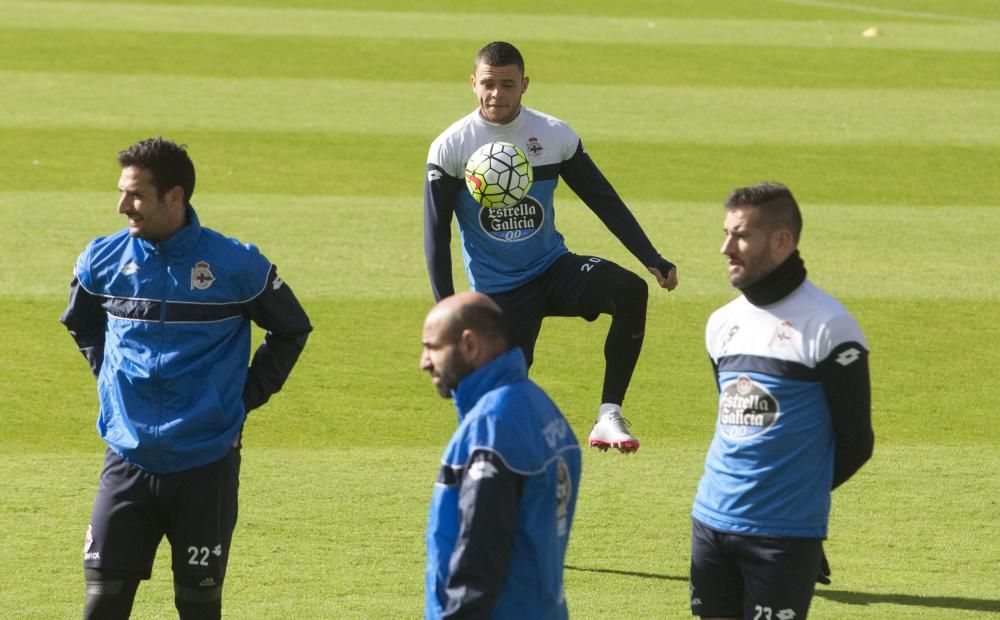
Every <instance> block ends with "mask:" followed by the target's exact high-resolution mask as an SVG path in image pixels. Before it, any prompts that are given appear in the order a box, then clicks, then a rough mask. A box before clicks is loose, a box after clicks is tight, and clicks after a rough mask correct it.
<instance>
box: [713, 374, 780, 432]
mask: <svg viewBox="0 0 1000 620" xmlns="http://www.w3.org/2000/svg"><path fill="white" fill-rule="evenodd" d="M779 414H780V411H779V406H778V401H777V400H775V398H774V397H773V396H771V393H770V392H768V391H767V388H765V387H764V386H763V385H761V384H759V383H757V382H756V381H754V380H753V379H751V378H750V377H748V376H746V375H740V376H739V377H737V378H736V380H735V381H730V382H729V383H727V384H726V385H724V386H723V388H722V393H721V394H720V395H719V432H720V433H722V434H723V435H724V436H726V437H728V438H730V439H750V438H751V437H756V436H758V435H760V434H762V433H764V432H765V431H767V429H769V428H771V427H772V426H773V425H774V422H775V420H777V419H778V415H779Z"/></svg>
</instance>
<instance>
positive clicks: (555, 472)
mask: <svg viewBox="0 0 1000 620" xmlns="http://www.w3.org/2000/svg"><path fill="white" fill-rule="evenodd" d="M453 395H454V398H455V405H456V407H457V409H458V417H459V426H458V429H457V430H456V431H455V434H454V435H453V436H452V438H451V441H450V442H449V443H448V446H447V448H445V452H444V457H443V459H442V464H441V470H440V473H439V476H438V480H437V484H435V486H434V494H433V496H432V499H431V509H430V518H429V519H428V523H427V574H426V592H427V597H426V602H427V604H426V608H425V615H426V617H427V618H429V619H431V618H434V619H436V618H458V617H463V618H465V617H476V618H480V617H491V618H510V619H523V618H538V619H562V618H566V617H567V607H566V598H565V594H564V592H563V560H564V558H565V556H566V547H567V544H568V542H569V530H570V527H571V525H572V523H573V513H574V510H575V507H576V496H577V491H578V489H579V484H580V446H579V444H578V443H577V440H576V437H575V436H574V434H573V431H572V429H571V428H570V426H569V424H568V423H567V422H566V419H565V418H564V417H563V415H562V413H561V412H560V411H559V409H558V408H557V407H556V405H555V404H554V403H553V402H552V401H551V400H550V399H549V397H548V396H546V395H545V393H544V392H543V391H542V389H541V388H539V387H538V386H537V385H535V384H534V383H533V382H531V381H530V380H529V379H528V374H527V366H526V364H525V361H524V354H523V353H522V352H521V349H519V348H514V349H511V350H510V351H507V352H506V353H504V354H502V355H501V356H499V357H497V358H496V359H494V360H492V361H490V362H489V363H487V364H486V365H484V366H482V367H481V368H479V369H477V370H475V371H474V372H472V373H470V374H469V375H467V376H466V377H464V378H463V379H462V380H461V382H460V383H459V386H458V389H457V390H455V392H454V394H453Z"/></svg>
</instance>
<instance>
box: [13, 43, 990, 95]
mask: <svg viewBox="0 0 1000 620" xmlns="http://www.w3.org/2000/svg"><path fill="white" fill-rule="evenodd" d="M522 47H523V49H524V53H525V54H526V55H527V58H528V65H527V70H528V74H529V76H530V77H531V79H532V80H533V83H534V84H536V85H539V86H541V87H543V88H544V87H545V86H549V85H554V84H564V83H568V84H573V83H578V82H579V81H580V80H581V75H582V74H581V68H583V67H586V82H587V83H588V84H591V85H601V84H604V85H612V84H622V85H629V84H634V83H636V76H642V84H643V85H646V86H725V87H729V88H735V87H755V88H765V87H767V88H775V87H777V88H788V87H794V88H864V89H867V88H872V87H877V88H879V89H906V90H910V89H913V90H919V89H927V88H935V89H962V88H964V89H974V90H987V89H991V88H992V89H1000V71H997V70H996V68H997V67H1000V52H989V51H987V52H982V51H944V50H934V51H930V50H903V49H899V50H887V49H877V48H867V49H862V48H852V49H839V50H836V52H835V53H831V50H828V49H821V48H790V47H753V48H749V47H742V46H741V45H740V44H739V42H732V43H730V44H725V45H723V44H714V45H671V44H662V45H660V44H657V45H646V46H622V45H615V44H608V43H604V44H598V43H593V42H588V43H566V42H550V41H529V42H527V43H525V44H524V45H522ZM475 48H476V45H473V44H470V45H469V46H468V49H467V53H465V54H456V53H455V42H454V41H449V40H425V41H420V43H419V45H416V46H415V45H414V42H413V41H412V40H411V39H392V38H382V39H372V38H368V37H326V38H302V37H296V36H267V37H264V36H253V35H235V34H232V35H219V34H191V33H156V32H152V33H151V32H108V31H100V30H96V31H95V30H55V31H48V32H47V33H46V35H45V36H39V35H38V31H36V30H25V29H15V28H6V29H0V70H6V71H38V72H58V73H86V74H102V73H103V74H131V75H143V74H148V73H150V72H151V71H152V72H159V71H162V72H164V73H169V74H174V75H185V76H214V77H224V78H305V79H317V78H318V79H369V80H382V81H391V82H410V83H413V82H442V83H443V82H450V83H455V84H458V83H463V82H464V81H465V80H466V78H467V76H468V74H469V73H470V72H471V59H470V57H469V56H470V55H471V54H472V53H473V51H474V49H475ZM858 67H865V70H864V71H858V70H857V68H858ZM872 76H878V78H877V81H875V80H873V78H872Z"/></svg>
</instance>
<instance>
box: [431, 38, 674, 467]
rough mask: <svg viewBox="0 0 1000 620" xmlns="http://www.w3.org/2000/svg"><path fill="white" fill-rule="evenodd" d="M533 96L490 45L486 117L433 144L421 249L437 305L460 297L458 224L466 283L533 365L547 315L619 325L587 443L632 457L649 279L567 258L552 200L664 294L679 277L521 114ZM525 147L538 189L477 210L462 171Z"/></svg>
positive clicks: (483, 88)
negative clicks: (526, 97)
mask: <svg viewBox="0 0 1000 620" xmlns="http://www.w3.org/2000/svg"><path fill="white" fill-rule="evenodd" d="M527 88H528V78H527V76H525V74H524V59H523V58H522V56H521V53H520V52H519V51H518V50H517V48H515V47H514V46H513V45H511V44H510V43H505V42H501V41H497V42H493V43H490V44H488V45H486V46H485V47H483V48H482V49H481V50H479V53H478V54H477V55H476V61H475V72H474V74H473V75H472V89H473V91H474V92H475V94H476V98H477V100H478V102H479V107H478V108H477V109H476V110H475V111H473V112H472V113H471V114H469V115H467V116H466V117H464V118H462V119H460V120H459V121H457V122H456V123H454V124H453V125H452V126H451V127H449V128H448V129H447V130H445V131H444V132H443V133H442V134H441V135H440V136H438V137H437V139H436V140H434V142H433V144H432V145H431V148H430V152H429V154H428V156H427V177H426V181H425V185H424V250H425V254H426V257H427V268H428V271H429V272H430V279H431V289H432V290H433V293H434V298H435V299H436V300H441V299H442V298H444V297H447V296H448V295H451V294H452V293H454V292H455V289H454V283H453V282H452V273H451V221H452V217H453V216H454V217H455V218H456V219H457V221H458V230H459V233H460V235H461V238H462V253H463V256H464V259H465V271H466V274H467V276H468V279H469V284H470V286H471V288H472V290H474V291H478V292H481V293H485V294H486V295H489V296H490V297H491V298H493V300H494V301H496V302H497V303H498V304H499V305H500V307H501V308H503V311H504V314H505V315H506V316H507V319H508V323H509V325H510V328H511V337H512V339H513V343H514V344H515V345H516V346H519V347H520V348H521V349H522V350H523V351H524V354H525V357H526V358H527V362H528V365H529V366H530V365H531V363H532V359H533V353H534V348H535V341H536V340H537V338H538V332H539V330H540V329H541V325H542V319H543V318H545V317H546V316H577V317H582V318H584V319H586V320H588V321H593V320H594V319H596V318H597V316H598V315H600V314H610V315H611V327H610V328H609V331H608V335H607V338H606V340H605V343H604V356H605V361H606V366H605V375H604V386H603V390H602V394H601V405H600V407H599V409H598V419H597V422H596V424H595V425H594V429H593V431H592V432H591V434H590V444H591V445H592V446H595V447H597V448H600V449H602V450H607V449H608V448H609V447H613V448H617V449H618V450H620V451H622V452H634V451H635V450H637V449H638V448H639V440H638V439H636V438H635V437H633V436H632V435H631V434H630V433H629V432H628V429H627V425H628V422H627V421H626V420H625V419H624V418H622V415H621V405H622V402H623V400H624V399H625V392H626V390H627V389H628V385H629V382H630V381H631V379H632V373H633V371H634V370H635V366H636V363H637V362H638V360H639V352H640V350H641V348H642V340H643V335H644V333H645V329H646V302H647V296H648V292H647V286H646V282H645V280H643V279H642V278H640V277H639V276H637V275H636V274H634V273H632V272H630V271H627V270H625V269H623V268H621V267H619V266H618V265H616V264H614V263H612V262H610V261H607V260H604V259H602V258H598V257H596V256H580V255H576V254H573V253H571V252H570V251H569V250H568V249H567V248H566V245H565V244H564V243H563V237H562V235H561V234H559V231H558V230H556V226H555V210H554V208H553V202H552V197H553V194H554V192H555V189H556V185H557V184H558V182H559V178H560V177H561V178H562V179H563V180H564V181H566V183H567V185H569V187H570V188H571V189H572V190H573V191H574V192H576V194H577V195H578V196H579V197H580V199H581V200H583V202H584V203H585V204H586V205H587V206H588V207H589V208H590V209H591V210H592V211H593V212H594V213H595V214H596V215H597V216H598V217H599V218H600V219H601V221H602V222H603V223H604V224H605V226H607V227H608V229H609V230H610V231H611V232H612V233H614V235H615V236H616V237H618V239H619V240H621V242H622V243H623V244H624V245H625V247H626V248H628V250H629V251H630V252H631V253H632V254H633V255H634V256H635V257H636V258H637V259H638V260H639V262H640V263H642V265H643V266H645V267H646V268H647V269H648V270H649V272H650V273H652V274H653V275H654V276H655V277H656V281H657V283H659V285H660V286H661V287H663V288H666V289H667V290H673V288H674V287H675V286H677V269H676V268H675V266H674V265H673V264H672V263H671V262H670V261H668V260H666V259H664V258H663V257H662V256H660V254H659V253H658V252H657V251H656V248H654V247H653V244H652V243H650V241H649V239H648V238H647V237H646V234H645V233H644V232H643V230H642V228H641V227H640V226H639V224H638V222H637V221H636V219H635V217H633V215H632V213H631V212H630V211H629V210H628V208H627V207H626V206H625V204H624V203H623V202H622V200H621V198H619V196H618V194H617V193H616V192H615V190H614V188H613V187H612V186H611V184H610V183H608V181H607V179H605V178H604V175H603V174H601V171H600V170H599V169H598V168H597V166H596V165H595V164H594V162H593V160H591V159H590V156H589V155H588V154H587V152H586V151H585V150H584V148H583V143H582V142H581V141H580V138H579V137H577V135H576V133H575V132H574V131H573V129H572V128H570V126H569V125H567V124H566V123H564V122H563V121H561V120H559V119H557V118H555V117H552V116H549V115H547V114H544V113H542V112H538V111H536V110H532V109H530V108H527V107H525V106H523V105H521V96H522V95H523V94H524V92H525V91H526V90H527ZM496 141H501V142H509V143H512V144H515V145H517V146H518V147H520V148H521V149H522V150H523V151H524V152H525V153H526V154H527V156H528V160H529V162H530V163H531V165H532V167H533V169H534V183H533V184H532V186H531V189H530V191H529V193H528V195H527V196H525V197H524V198H523V199H522V200H521V202H519V203H518V204H517V205H515V206H513V207H510V208H504V209H490V208H487V207H484V206H481V205H480V204H479V203H478V202H476V201H475V200H474V199H473V198H472V196H471V195H470V194H469V193H468V192H467V191H466V188H465V182H464V171H465V164H466V161H467V160H468V159H469V157H470V156H471V155H472V154H473V153H474V152H475V151H476V150H477V149H479V147H481V146H482V145H484V144H487V143H489V142H496Z"/></svg>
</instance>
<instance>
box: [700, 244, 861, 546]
mask: <svg viewBox="0 0 1000 620" xmlns="http://www.w3.org/2000/svg"><path fill="white" fill-rule="evenodd" d="M796 259H797V257H796ZM803 274H804V271H803ZM802 277H803V278H804V275H803V276H802ZM705 339H706V345H707V348H708V354H709V357H710V358H711V360H712V365H713V367H714V369H715V372H716V380H717V383H718V387H719V410H718V417H717V420H716V427H715V437H714V438H713V439H712V444H711V447H710V448H709V451H708V455H707V457H706V459H705V473H704V475H703V477H702V479H701V482H700V484H699V485H698V492H697V494H696V496H695V502H694V508H693V511H692V516H693V517H694V518H695V519H696V520H698V521H700V522H701V523H704V524H705V525H708V526H709V527H712V528H714V529H717V530H720V531H725V532H734V533H741V534H748V535H755V536H787V537H798V538H825V537H826V534H827V522H828V519H829V514H830V491H831V489H832V488H834V487H836V486H839V485H840V484H842V483H843V482H844V481H846V480H847V479H848V478H849V477H850V476H851V475H853V474H854V473H855V472H856V471H857V470H858V468H860V467H861V465H862V464H863V463H864V462H865V461H866V460H868V458H869V457H870V456H871V453H872V446H873V443H874V435H873V432H872V427H871V410H870V408H871V394H870V390H871V388H870V379H869V374H868V344H867V342H866V341H865V338H864V336H863V335H862V333H861V329H860V328H859V327H858V324H857V323H856V322H855V321H854V319H853V318H852V317H851V316H850V314H848V312H847V310H846V309H844V307H843V306H842V305H841V304H840V303H839V302H837V301H836V300H835V299H834V298H833V297H831V296H830V295H828V294H826V293H825V292H823V291H822V290H820V289H819V288H817V287H816V286H815V285H814V284H813V283H812V282H810V281H809V280H804V281H801V284H799V285H798V286H797V287H796V288H795V289H794V290H793V291H791V292H790V293H789V294H788V295H786V296H784V297H783V298H781V299H780V300H777V301H775V302H774V303H769V304H766V305H761V306H758V305H754V304H753V303H751V302H750V301H749V300H748V299H747V297H746V296H740V297H739V298H737V299H735V300H733V301H732V302H730V303H729V304H727V305H725V306H723V307H722V308H720V309H719V310H717V311H716V312H715V313H714V314H713V315H712V316H711V318H710V319H709V321H708V325H707V327H706V331H705Z"/></svg>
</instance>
